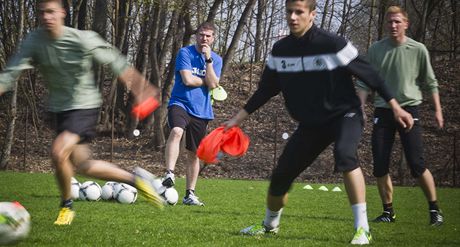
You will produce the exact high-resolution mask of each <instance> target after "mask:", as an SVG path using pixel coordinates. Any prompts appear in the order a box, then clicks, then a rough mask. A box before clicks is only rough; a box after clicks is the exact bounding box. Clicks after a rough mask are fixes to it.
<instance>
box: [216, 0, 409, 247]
mask: <svg viewBox="0 0 460 247" xmlns="http://www.w3.org/2000/svg"><path fill="white" fill-rule="evenodd" d="M315 7H316V1H314V0H303V1H302V0H297V1H296V0H287V1H286V13H287V14H286V16H287V17H286V18H287V21H288V24H289V28H290V31H291V34H290V35H289V36H287V37H285V38H283V39H281V40H280V41H278V42H277V43H276V44H275V45H274V46H273V49H272V52H271V54H270V56H269V58H268V61H267V63H266V66H265V69H264V72H263V74H262V78H261V80H260V83H259V88H258V89H257V91H256V92H255V93H254V94H253V95H252V96H251V98H250V99H249V100H248V102H247V103H246V105H245V106H244V108H243V109H241V110H240V111H239V112H238V113H237V114H236V115H235V116H234V117H233V118H232V119H230V120H229V121H227V122H226V123H225V126H226V127H227V128H230V127H232V126H235V125H239V124H240V123H241V122H242V121H243V120H244V119H245V118H246V117H247V116H248V115H249V114H251V113H252V112H254V111H255V110H257V109H258V108H259V107H261V106H262V105H264V104H265V103H266V102H267V101H268V100H269V99H270V98H272V97H273V96H275V95H277V94H278V93H280V92H282V94H283V96H284V100H285V104H286V108H287V110H288V111H289V113H290V115H291V116H292V117H293V118H294V119H295V120H296V121H298V122H299V126H298V128H297V130H296V131H295V132H294V133H293V135H292V136H291V138H290V139H289V141H288V143H287V144H286V147H285V149H284V150H283V153H282V155H281V156H280V158H279V160H278V165H277V167H276V168H275V169H274V171H273V174H272V177H271V181H270V187H269V193H268V196H267V208H266V216H265V219H264V221H263V222H262V224H261V225H259V224H257V225H253V226H250V227H247V228H245V229H243V230H242V231H241V233H243V234H246V235H260V234H276V233H277V232H278V230H279V221H280V216H281V213H282V209H283V207H284V205H285V204H286V202H287V193H288V191H289V188H290V187H291V184H292V183H293V181H294V179H295V178H296V177H297V176H298V175H299V174H300V173H301V172H302V171H303V170H305V169H306V168H307V167H308V166H309V165H311V164H312V162H313V161H314V160H315V159H316V157H317V156H318V155H319V154H320V153H321V152H322V151H323V150H324V149H325V148H326V147H327V146H329V145H330V144H331V143H334V144H335V146H334V157H335V170H336V171H338V172H342V173H343V176H344V183H345V188H346V190H347V194H348V197H349V201H350V204H351V206H352V211H353V215H354V218H355V221H354V228H355V235H354V237H353V240H352V241H351V243H352V244H368V243H369V242H370V240H371V235H370V233H369V225H368V222H367V213H366V200H365V182H364V176H363V174H362V171H361V168H360V167H359V165H358V159H357V154H356V153H357V147H358V143H359V141H360V138H361V133H362V128H363V113H362V110H361V103H360V99H359V98H358V96H357V94H356V91H355V87H354V83H353V76H356V77H358V78H359V79H360V80H362V81H364V82H365V83H366V84H367V85H368V86H369V87H370V88H372V89H373V90H375V91H377V92H378V93H379V94H380V95H381V96H382V97H383V98H384V99H385V100H387V101H388V103H389V104H390V105H391V107H392V109H393V111H394V114H395V118H396V120H397V121H398V122H399V123H400V124H401V125H402V126H403V127H405V128H408V129H410V128H411V127H412V124H413V119H412V117H411V115H410V114H409V113H407V112H405V111H404V110H403V109H402V108H401V107H400V106H399V104H398V103H397V102H396V100H395V99H394V98H393V95H392V93H391V92H390V91H389V90H388V89H387V88H386V86H385V84H384V83H383V80H382V79H381V78H380V77H379V76H378V74H377V73H376V71H375V70H374V69H373V68H372V67H371V66H370V65H369V64H368V63H367V62H366V61H364V60H363V59H362V58H361V57H360V56H359V55H358V51H357V49H356V48H355V47H354V46H353V45H352V44H351V43H350V42H348V41H346V40H345V39H344V38H342V37H338V36H337V35H334V34H331V33H328V32H326V31H324V30H322V29H319V28H317V27H316V26H315V25H313V19H314V17H315V14H316V12H315Z"/></svg>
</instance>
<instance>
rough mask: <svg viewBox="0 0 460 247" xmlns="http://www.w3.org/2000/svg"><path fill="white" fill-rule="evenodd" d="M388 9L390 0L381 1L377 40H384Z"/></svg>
mask: <svg viewBox="0 0 460 247" xmlns="http://www.w3.org/2000/svg"><path fill="white" fill-rule="evenodd" d="M387 7H388V0H380V5H379V21H378V25H377V27H378V29H377V40H381V39H382V38H383V33H384V27H385V12H386V11H387Z"/></svg>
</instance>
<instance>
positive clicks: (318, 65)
mask: <svg viewBox="0 0 460 247" xmlns="http://www.w3.org/2000/svg"><path fill="white" fill-rule="evenodd" d="M313 63H314V64H315V66H316V68H319V69H323V68H325V67H326V63H325V61H324V60H323V59H322V58H320V57H317V58H315V59H314V60H313Z"/></svg>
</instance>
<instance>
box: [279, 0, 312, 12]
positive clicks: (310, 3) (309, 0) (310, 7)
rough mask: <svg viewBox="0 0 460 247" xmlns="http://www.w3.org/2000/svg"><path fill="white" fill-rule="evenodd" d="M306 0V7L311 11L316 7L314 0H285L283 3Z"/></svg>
mask: <svg viewBox="0 0 460 247" xmlns="http://www.w3.org/2000/svg"><path fill="white" fill-rule="evenodd" d="M297 1H298V2H307V7H308V8H309V9H310V11H313V10H315V9H316V0H286V2H285V4H287V3H288V2H297Z"/></svg>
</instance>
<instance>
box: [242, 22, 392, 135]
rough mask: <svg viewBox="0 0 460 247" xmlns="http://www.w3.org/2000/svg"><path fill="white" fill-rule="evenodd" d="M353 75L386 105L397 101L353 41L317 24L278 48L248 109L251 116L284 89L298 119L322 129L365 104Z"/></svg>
mask: <svg viewBox="0 0 460 247" xmlns="http://www.w3.org/2000/svg"><path fill="white" fill-rule="evenodd" d="M353 76H356V77H357V78H359V79H360V80H362V81H363V82H364V83H366V84H367V85H368V86H369V87H370V88H371V89H373V90H375V91H377V92H378V93H379V95H381V96H382V97H383V98H384V99H385V100H386V101H389V100H391V99H392V98H394V96H393V94H392V93H391V92H390V91H389V90H388V88H387V87H386V86H385V84H384V81H383V80H382V79H381V78H380V76H379V75H378V73H377V71H376V70H375V69H373V68H372V67H371V65H370V64H369V63H368V62H367V61H365V60H364V59H363V58H362V57H361V56H359V55H358V51H357V49H356V48H355V47H354V46H353V45H352V44H351V43H350V42H348V41H346V40H345V39H344V38H342V37H339V36H337V35H335V34H332V33H329V32H326V31H324V30H322V29H320V28H318V27H316V26H315V25H313V26H312V27H311V28H310V30H308V31H307V33H305V35H304V36H302V37H300V38H297V37H295V36H293V35H292V34H291V35H289V36H287V37H285V38H283V39H281V40H279V41H278V42H276V43H275V44H274V46H273V49H272V52H271V54H270V56H269V58H268V60H267V63H266V65H265V69H264V72H263V74H262V77H261V80H260V82H259V87H258V89H257V90H256V92H254V94H253V95H252V96H251V98H250V99H249V100H248V102H247V103H246V105H245V106H244V109H245V110H246V111H247V112H248V113H252V112H254V111H255V110H257V109H258V108H259V107H261V106H262V105H264V104H265V103H266V102H267V101H268V100H269V99H270V98H272V97H273V96H275V95H277V94H278V93H279V92H280V91H281V92H282V93H283V97H284V100H285V104H286V108H287V109H288V111H289V113H290V115H291V116H292V117H293V118H294V119H295V120H296V121H298V122H300V124H301V125H302V126H310V127H314V126H321V125H322V124H325V123H329V122H330V121H333V120H334V119H336V118H337V117H339V116H343V115H344V114H346V113H347V112H348V111H350V110H352V109H356V108H358V107H359V106H360V105H361V102H360V100H359V97H358V96H357V94H356V90H355V86H354V82H353Z"/></svg>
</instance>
